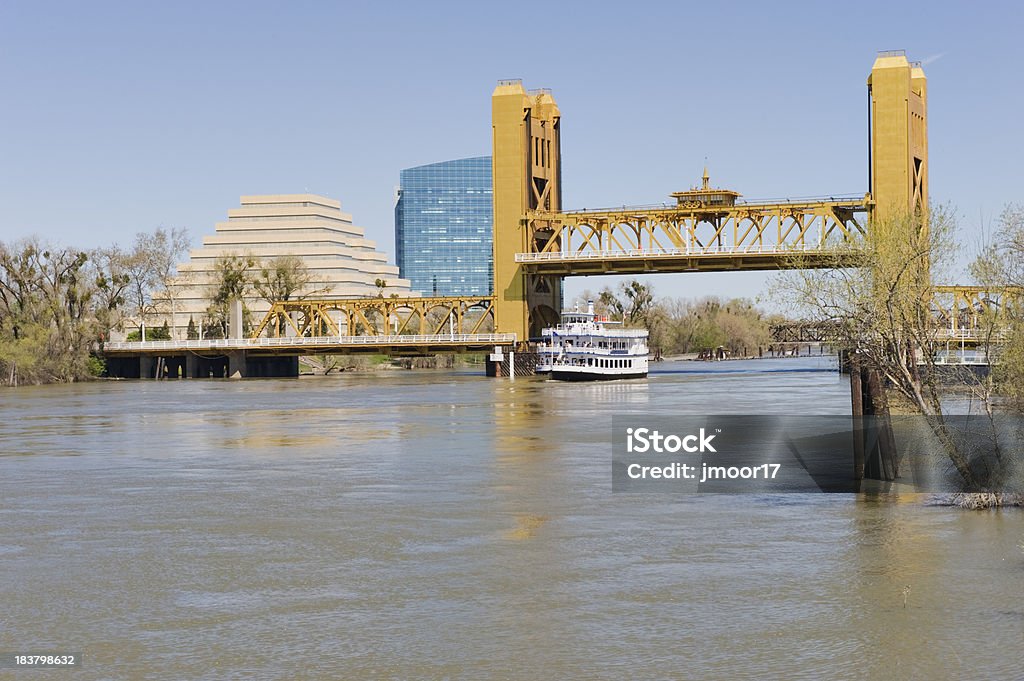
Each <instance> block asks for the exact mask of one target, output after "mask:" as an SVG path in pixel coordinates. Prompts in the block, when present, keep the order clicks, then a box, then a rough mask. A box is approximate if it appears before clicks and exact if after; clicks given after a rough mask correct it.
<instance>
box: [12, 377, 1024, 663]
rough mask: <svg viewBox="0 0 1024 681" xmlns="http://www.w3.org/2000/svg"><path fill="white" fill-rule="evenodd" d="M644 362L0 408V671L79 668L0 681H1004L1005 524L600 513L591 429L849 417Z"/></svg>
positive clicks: (616, 507)
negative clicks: (650, 421)
mask: <svg viewBox="0 0 1024 681" xmlns="http://www.w3.org/2000/svg"><path fill="white" fill-rule="evenodd" d="M652 367H653V369H652V374H651V376H650V378H649V379H648V380H646V381H628V382H621V383H602V384H560V383H552V382H546V381H543V380H539V379H536V378H524V377H520V378H518V379H516V380H515V381H509V380H503V379H488V378H485V377H484V376H482V375H480V374H478V373H474V372H472V371H392V372H379V373H369V374H343V375H341V376H330V377H303V378H301V379H298V380H295V379H290V380H289V379H275V380H248V381H237V382H232V381H217V380H214V381H209V380H193V381H164V382H154V381H143V382H139V381H121V382H102V383H89V384H79V385H68V386H44V387H23V388H18V389H16V390H2V391H0V416H2V418H0V450H2V451H0V471H2V475H0V528H2V529H0V603H2V606H3V607H2V609H0V623H2V626H0V651H8V652H15V651H75V652H80V653H81V654H82V655H83V658H82V667H81V669H80V670H78V671H77V672H76V673H74V674H72V675H71V676H68V674H69V672H67V671H65V670H59V671H35V672H32V673H31V674H29V673H28V672H24V673H22V672H12V671H0V678H27V677H28V676H31V678H33V679H36V678H38V679H45V678H60V679H67V678H75V679H107V678H116V679H207V678H209V679H257V678H258V679H297V678H309V679H315V678H338V679H377V678H399V679H419V678H427V679H486V678H497V679H563V678H573V679H577V678H578V679H626V678H630V679H663V678H679V679H685V678H720V679H735V678H789V679H821V678H849V679H863V678H870V679H876V678H878V679H882V678H900V679H912V678H922V679H925V678H927V679H945V678H957V679H962V678H1000V679H1003V678H1024V552H1022V550H1021V548H1020V547H1019V545H1020V544H1021V543H1022V542H1024V512H1021V511H1020V510H1007V511H1001V512H996V511H993V512H964V511H955V510H951V509H948V508H939V507H933V506H927V505H924V504H922V503H921V502H920V499H919V498H916V497H904V498H893V497H884V498H879V497H871V496H868V495H859V496H858V495H825V494H779V495H736V496H730V495H711V494H706V495H696V494H691V495H685V494H681V495H674V494H649V493H648V494H644V493H641V494H633V493H613V492H612V491H611V476H610V466H609V462H610V445H609V442H610V427H611V426H610V424H611V417H612V415H614V414H630V413H655V412H656V413H665V414H678V413H690V414H712V413H736V414H766V413H767V414H775V413H778V414H796V413H806V414H847V413H849V408H850V407H849V385H848V383H847V381H846V380H845V378H844V377H840V376H839V375H838V374H837V373H836V371H835V364H834V360H832V359H829V358H802V359H777V360H755V361H732V362H721V363H714V364H709V363H698V362H663V363H660V364H656V365H652ZM908 585H909V586H910V587H911V588H910V592H909V594H908V595H907V602H906V607H904V602H903V589H904V587H905V586H908ZM4 674H7V675H8V676H7V677H3V675H4Z"/></svg>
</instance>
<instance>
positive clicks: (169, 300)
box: [121, 228, 189, 328]
mask: <svg viewBox="0 0 1024 681" xmlns="http://www.w3.org/2000/svg"><path fill="white" fill-rule="evenodd" d="M188 246H189V238H188V231H187V230H186V229H184V228H174V229H172V230H170V231H168V230H166V229H163V228H160V229H157V230H155V231H154V232H152V233H147V232H139V233H138V234H136V235H135V241H134V242H133V244H132V248H131V250H129V251H128V252H127V253H125V254H123V255H122V262H121V268H122V269H123V271H124V272H125V273H127V275H128V277H129V285H128V286H127V288H126V292H127V299H128V301H129V303H130V304H131V309H132V311H133V312H134V314H135V315H136V318H137V321H138V324H139V326H140V328H141V327H142V326H143V325H144V324H145V321H146V317H147V316H148V315H149V314H151V313H153V312H155V311H156V308H157V305H158V304H160V303H166V304H167V305H168V307H169V312H170V314H171V317H172V318H173V316H174V304H175V300H176V298H177V295H178V293H177V292H178V289H177V288H176V287H174V286H172V284H173V283H174V278H175V267H176V264H177V262H178V259H179V258H180V257H181V255H182V254H183V253H184V252H185V251H187V250H188ZM172 322H173V319H172Z"/></svg>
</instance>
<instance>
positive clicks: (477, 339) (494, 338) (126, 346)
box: [104, 333, 516, 352]
mask: <svg viewBox="0 0 1024 681" xmlns="http://www.w3.org/2000/svg"><path fill="white" fill-rule="evenodd" d="M515 342H516V334H514V333H463V334H431V335H412V334H409V335H397V336H396V335H390V336H384V335H381V336H312V337H311V336H291V337H288V336H281V337H276V338H217V339H211V340H160V341H145V342H143V341H134V342H118V343H107V344H105V345H104V349H105V350H107V351H112V352H131V351H140V352H142V351H153V350H259V349H261V348H275V349H285V348H302V347H309V346H323V347H365V346H417V345H452V346H459V345H510V344H514V343H515Z"/></svg>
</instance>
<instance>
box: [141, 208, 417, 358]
mask: <svg viewBox="0 0 1024 681" xmlns="http://www.w3.org/2000/svg"><path fill="white" fill-rule="evenodd" d="M241 204H242V205H241V207H240V208H233V209H231V210H229V211H228V219H227V221H226V222H218V223H217V224H216V227H215V232H214V234H213V235H209V236H204V237H203V245H202V247H200V248H197V249H194V250H192V251H191V253H190V254H189V261H188V262H186V263H182V264H181V265H179V266H178V278H177V283H176V284H175V285H173V286H172V287H171V289H172V295H171V296H170V298H172V299H173V301H172V304H167V303H165V304H164V305H162V306H161V307H162V308H163V309H162V310H161V311H162V312H163V313H164V317H163V318H166V319H167V320H168V322H169V323H170V324H171V325H172V326H173V327H174V328H175V334H174V336H175V337H176V338H184V337H185V329H186V328H187V327H188V323H189V319H190V318H191V319H192V320H193V321H194V323H195V324H196V325H198V324H200V323H201V322H202V320H203V318H204V316H205V314H206V310H207V307H208V306H209V305H210V298H211V294H212V290H211V289H212V287H213V285H214V282H215V281H216V277H215V272H216V270H215V267H216V263H217V260H218V259H220V258H222V257H224V256H227V255H239V256H244V257H251V258H253V259H254V260H256V261H258V262H267V261H269V260H271V259H272V258H276V257H279V256H284V255H294V256H298V257H300V258H302V261H303V263H304V264H305V266H306V267H307V268H308V269H309V271H310V272H311V273H312V274H313V276H314V277H315V279H316V282H315V283H314V284H312V286H313V287H315V289H318V290H320V291H319V292H318V293H317V294H316V295H315V296H313V297H316V298H348V297H368V296H376V295H378V294H379V293H381V291H380V289H379V288H378V287H377V285H376V281H377V280H378V279H382V280H384V281H385V282H386V283H387V287H386V288H385V289H384V290H383V294H384V295H385V296H390V295H392V294H398V295H399V296H409V295H411V294H412V292H411V290H410V288H409V282H408V281H407V280H405V279H402V278H401V277H399V274H398V267H396V266H395V265H391V264H388V261H387V255H386V254H384V253H381V252H379V251H378V250H377V247H376V244H375V243H374V242H373V241H371V240H369V239H366V238H365V237H364V230H363V228H362V227H356V226H354V225H353V224H352V216H351V215H349V214H347V213H343V212H341V202H339V201H336V200H334V199H329V198H326V197H323V196H316V195H314V194H272V195H268V196H243V197H242V198H241ZM245 305H246V307H248V308H249V310H250V311H251V312H252V313H253V317H254V322H255V323H258V322H259V321H260V319H261V318H262V316H263V315H264V314H265V313H266V312H267V310H269V309H270V305H269V303H267V302H266V301H264V300H261V299H259V298H258V297H256V295H255V294H250V297H247V298H246V299H245ZM171 313H173V321H171V316H172V314H171ZM161 321H162V319H161Z"/></svg>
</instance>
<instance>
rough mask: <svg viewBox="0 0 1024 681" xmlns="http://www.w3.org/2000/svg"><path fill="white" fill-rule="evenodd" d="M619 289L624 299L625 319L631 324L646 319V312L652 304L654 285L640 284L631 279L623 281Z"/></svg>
mask: <svg viewBox="0 0 1024 681" xmlns="http://www.w3.org/2000/svg"><path fill="white" fill-rule="evenodd" d="M621 289H622V295H623V298H624V299H625V301H626V305H625V314H626V319H628V320H629V322H630V323H633V324H636V323H640V322H644V321H646V320H647V315H648V313H649V312H650V311H651V308H652V307H653V306H654V287H653V286H650V285H645V284H641V283H640V282H639V281H637V280H636V279H633V280H632V281H630V282H628V283H623V284H622V285H621Z"/></svg>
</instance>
